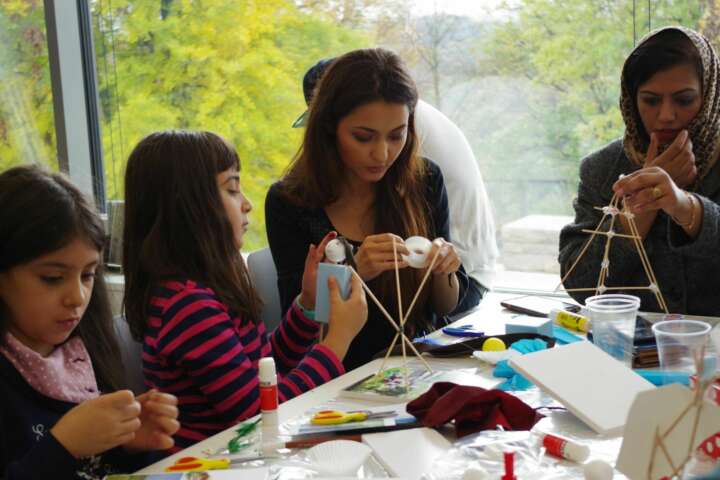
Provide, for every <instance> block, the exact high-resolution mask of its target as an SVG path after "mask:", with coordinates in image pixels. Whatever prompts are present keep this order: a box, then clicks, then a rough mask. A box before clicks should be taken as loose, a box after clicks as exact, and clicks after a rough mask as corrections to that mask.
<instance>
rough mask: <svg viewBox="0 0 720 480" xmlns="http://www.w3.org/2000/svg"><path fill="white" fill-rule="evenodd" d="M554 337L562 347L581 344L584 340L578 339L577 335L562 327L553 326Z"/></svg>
mask: <svg viewBox="0 0 720 480" xmlns="http://www.w3.org/2000/svg"><path fill="white" fill-rule="evenodd" d="M552 336H553V337H555V340H556V341H557V343H558V344H560V345H567V344H569V343H575V342H579V341H580V340H582V339H583V338H582V337H578V336H577V335H575V334H573V333H570V331H569V330H567V329H565V328H563V327H561V326H560V325H553V334H552Z"/></svg>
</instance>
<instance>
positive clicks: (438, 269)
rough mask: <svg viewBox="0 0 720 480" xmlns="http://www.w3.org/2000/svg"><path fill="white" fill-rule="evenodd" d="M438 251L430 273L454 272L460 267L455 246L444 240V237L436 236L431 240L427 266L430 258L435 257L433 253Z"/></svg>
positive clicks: (430, 260)
mask: <svg viewBox="0 0 720 480" xmlns="http://www.w3.org/2000/svg"><path fill="white" fill-rule="evenodd" d="M438 250H439V251H440V254H439V255H438V258H437V260H435V265H433V269H432V273H433V274H435V275H440V274H446V275H447V274H450V273H455V272H457V271H458V270H459V269H460V264H461V263H462V262H461V261H460V255H458V253H457V250H456V249H455V246H454V245H453V244H452V243H450V242H446V241H445V239H444V238H441V237H438V238H436V239H435V240H433V244H432V248H431V249H430V253H428V256H427V262H428V266H429V265H430V262H432V259H433V258H434V257H435V253H436V252H437V251H438Z"/></svg>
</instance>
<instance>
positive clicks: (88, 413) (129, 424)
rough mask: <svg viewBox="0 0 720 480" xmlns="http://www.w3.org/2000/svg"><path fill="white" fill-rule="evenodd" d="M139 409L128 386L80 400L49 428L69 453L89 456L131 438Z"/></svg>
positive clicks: (137, 420)
mask: <svg viewBox="0 0 720 480" xmlns="http://www.w3.org/2000/svg"><path fill="white" fill-rule="evenodd" d="M141 410H142V407H141V405H140V402H138V401H136V400H135V396H134V395H133V393H132V392H131V391H130V390H119V391H117V392H114V393H108V394H106V395H100V396H99V397H97V398H93V399H92V400H86V401H84V402H82V403H81V404H80V405H78V406H76V407H75V408H73V409H72V410H70V411H69V412H67V413H66V414H65V415H63V417H62V418H61V419H60V420H58V422H57V423H56V424H55V426H53V428H52V429H51V430H50V432H51V433H52V434H53V436H54V437H55V438H56V439H57V441H58V442H60V444H61V445H62V446H63V447H65V449H66V450H67V451H68V452H70V454H71V455H72V456H73V457H75V458H82V457H89V456H91V455H97V454H99V453H102V452H105V451H107V450H110V449H112V448H115V447H117V446H119V445H124V444H126V443H128V442H131V441H132V440H133V439H134V438H135V433H136V432H137V431H138V430H139V429H140V426H141V421H140V412H141Z"/></svg>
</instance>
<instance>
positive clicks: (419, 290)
mask: <svg viewBox="0 0 720 480" xmlns="http://www.w3.org/2000/svg"><path fill="white" fill-rule="evenodd" d="M438 256H440V249H439V248H438V249H437V252H435V255H434V256H433V258H432V261H431V262H430V265H428V267H427V271H425V276H424V277H423V279H422V281H421V282H420V286H419V287H418V289H417V291H416V292H415V296H414V297H413V299H412V302H410V306H409V307H408V309H407V312H405V318H404V319H403V324H404V323H405V322H406V321H407V319H408V317H409V316H410V312H412V309H413V307H414V306H415V302H416V301H417V299H418V297H419V296H420V292H421V291H422V289H423V287H424V286H425V282H426V281H427V279H428V277H429V276H430V272H432V269H433V267H434V266H435V261H436V260H437V258H438Z"/></svg>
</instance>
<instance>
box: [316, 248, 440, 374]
mask: <svg viewBox="0 0 720 480" xmlns="http://www.w3.org/2000/svg"><path fill="white" fill-rule="evenodd" d="M331 243H332V242H331ZM328 247H330V248H326V250H325V251H326V257H327V258H329V259H331V261H333V262H335V263H342V262H343V261H344V260H345V258H346V257H345V255H344V254H343V253H342V252H340V253H336V252H333V254H332V255H330V254H329V253H330V252H331V251H332V250H335V248H334V247H336V245H332V246H331V245H330V244H328ZM439 254H440V249H438V250H437V252H435V255H434V256H433V258H432V260H431V261H430V265H428V267H427V271H426V272H425V275H424V277H423V279H422V281H421V282H420V285H419V286H418V289H417V291H416V292H415V295H414V296H413V299H412V301H411V302H410V306H409V307H408V309H407V310H406V311H405V312H403V305H402V295H401V291H400V270H399V267H398V256H397V244H396V243H395V240H393V258H394V263H395V284H396V289H397V301H398V319H397V321H396V320H395V319H393V317H392V315H390V314H389V313H388V311H387V309H385V307H384V306H383V305H382V303H381V302H380V300H378V298H377V297H376V296H375V294H373V292H372V290H370V287H368V285H367V284H366V283H365V281H364V280H363V279H362V277H361V276H360V275H359V274H358V273H357V271H356V270H355V269H354V268H352V266H350V268H351V270H352V273H353V275H355V276H356V277H357V279H358V280H359V281H360V284H361V285H362V288H363V290H365V293H367V295H368V297H370V299H371V300H372V301H373V302H375V305H377V307H378V309H379V310H380V312H381V313H382V314H383V316H384V317H385V319H387V321H388V322H390V325H392V327H393V328H394V329H395V332H396V333H395V337H394V338H393V340H392V342H391V343H390V347H389V348H388V351H387V354H386V355H385V358H384V359H383V362H382V364H381V365H380V369H379V370H378V372H377V374H378V375H380V374H381V373H382V372H383V370H384V368H385V364H386V363H387V359H388V358H389V357H390V353H391V352H392V350H393V348H395V345H396V344H397V341H398V339H400V341H401V345H402V355H403V372H404V373H407V350H406V345H407V346H408V347H410V350H412V352H413V354H414V355H415V356H416V357H417V358H418V359H419V360H420V361H421V362H422V363H423V365H424V366H425V368H426V369H427V370H428V372H432V371H433V370H432V368H431V367H430V365H429V364H428V363H427V361H426V360H425V359H424V358H423V357H422V355H420V352H418V350H417V348H415V345H413V343H412V341H410V339H409V338H408V337H407V335H405V323H406V322H407V320H408V318H409V317H410V313H411V312H412V309H413V307H414V306H415V303H416V302H417V299H418V297H419V296H420V292H421V291H422V289H423V287H424V286H425V284H426V283H427V279H428V278H429V276H430V272H431V271H432V268H433V266H435V262H436V261H437V259H438V256H439ZM405 382H406V386H407V376H406V377H405Z"/></svg>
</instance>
